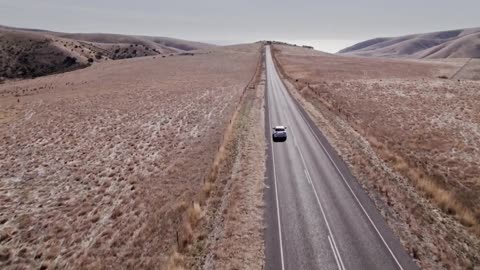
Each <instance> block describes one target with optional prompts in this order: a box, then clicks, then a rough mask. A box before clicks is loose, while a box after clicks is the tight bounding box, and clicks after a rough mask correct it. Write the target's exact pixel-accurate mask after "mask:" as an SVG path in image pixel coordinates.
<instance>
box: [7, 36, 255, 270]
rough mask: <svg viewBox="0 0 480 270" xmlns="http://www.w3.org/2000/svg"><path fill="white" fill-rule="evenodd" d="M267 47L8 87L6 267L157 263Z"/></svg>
mask: <svg viewBox="0 0 480 270" xmlns="http://www.w3.org/2000/svg"><path fill="white" fill-rule="evenodd" d="M258 57H259V45H258V44H252V45H241V46H231V47H226V48H216V49H212V50H205V51H203V52H201V53H199V54H196V55H195V56H175V57H169V58H158V57H157V58H154V57H146V58H136V59H131V60H119V61H116V62H105V63H100V64H97V65H94V66H92V67H89V68H87V69H82V70H78V71H75V72H70V73H63V74H59V75H53V76H48V77H42V78H38V79H34V80H23V81H17V82H7V83H5V84H3V85H0V137H1V138H2V139H1V140H0V209H1V211H0V247H1V248H0V268H2V269H22V268H42V267H43V269H48V268H60V269H65V268H69V269H72V268H74V269H99V268H100V269H101V268H107V269H138V268H142V269H159V268H161V266H162V265H163V263H164V261H165V259H166V256H168V252H169V251H170V250H171V248H172V246H174V244H175V231H176V229H177V228H178V227H179V223H180V222H181V215H182V214H183V212H184V210H185V207H186V205H188V203H189V202H190V200H191V198H192V197H193V196H194V195H196V194H198V193H199V192H200V190H201V188H202V183H203V179H204V177H205V176H206V172H208V170H209V168H210V166H211V163H212V161H213V157H214V156H215V153H216V151H217V149H218V146H219V144H220V142H221V140H222V137H223V133H224V130H225V127H226V125H227V124H228V121H229V119H230V117H231V115H232V113H233V111H234V109H235V105H236V104H237V103H238V101H239V97H240V95H241V93H242V90H243V89H244V88H245V86H246V85H247V84H248V82H249V81H250V79H251V77H252V76H253V74H254V72H255V69H256V65H257V60H258Z"/></svg>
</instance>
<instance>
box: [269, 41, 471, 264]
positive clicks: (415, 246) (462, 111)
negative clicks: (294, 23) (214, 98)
mask: <svg viewBox="0 0 480 270" xmlns="http://www.w3.org/2000/svg"><path fill="white" fill-rule="evenodd" d="M275 48H277V50H274V51H275V56H276V57H275V59H276V61H277V63H279V67H280V71H282V74H284V76H285V77H286V78H288V80H289V82H290V83H291V84H292V86H293V85H294V86H295V88H296V89H298V92H297V91H294V90H292V92H293V93H294V95H295V96H296V97H297V99H299V100H300V101H301V102H302V104H303V105H304V106H305V108H306V109H307V111H308V112H309V113H310V114H311V115H312V116H313V118H314V119H315V121H316V122H317V123H318V125H319V126H320V127H321V129H322V131H323V132H324V133H325V134H327V136H328V137H329V141H330V142H331V143H332V144H333V145H334V146H335V148H336V149H337V151H339V152H340V154H341V155H342V157H343V159H344V160H345V161H347V163H348V164H349V165H350V168H351V170H352V171H353V173H354V174H355V175H356V177H357V179H358V180H359V181H360V182H361V183H362V185H364V187H365V188H366V189H367V191H368V192H369V195H370V196H371V197H372V198H373V199H374V201H375V203H376V205H377V207H378V208H379V209H380V210H381V212H382V214H383V215H384V217H385V218H386V220H387V221H388V223H389V224H390V225H391V227H392V228H393V229H394V230H395V232H396V233H397V235H399V237H400V238H401V239H402V242H403V243H404V245H405V247H406V249H407V250H408V251H409V252H410V254H411V255H412V257H414V258H416V259H417V260H418V261H419V264H420V266H422V268H425V269H441V268H442V267H444V266H445V265H450V267H452V268H458V269H464V268H468V267H473V266H474V265H478V264H479V263H480V261H479V260H480V258H479V257H478V254H479V252H480V241H479V240H480V239H479V236H480V235H478V234H477V232H478V231H479V229H478V228H479V225H478V224H479V217H480V212H479V208H478V207H477V205H478V203H480V201H479V198H480V197H479V196H478V195H479V194H480V189H479V187H480V186H479V185H478V180H479V179H478V175H479V174H480V171H479V170H480V166H478V164H477V163H478V162H477V160H480V156H479V153H480V152H479V151H476V150H475V149H479V148H480V145H479V143H478V142H479V141H480V140H479V138H480V134H479V133H478V130H477V129H476V126H478V123H479V121H480V111H479V110H478V108H477V107H478V106H475V100H478V99H479V98H480V97H479V92H478V91H477V90H476V89H478V88H479V87H480V85H479V82H475V81H461V82H457V81H452V80H444V79H439V78H438V77H439V76H442V74H445V73H448V74H449V73H451V71H455V70H457V69H458V68H457V67H458V66H457V65H455V64H452V65H449V64H447V63H446V62H432V61H425V62H420V61H418V60H416V61H405V60H394V59H372V58H358V57H355V58H350V57H338V56H334V55H327V54H322V53H315V52H311V51H310V50H303V49H299V48H293V47H283V46H278V47H277V46H275ZM278 49H280V51H278ZM386 63H389V64H388V65H386ZM305 70H308V72H305ZM439 74H440V75H439ZM291 89H293V87H291ZM465 243H467V244H465ZM465 245H466V246H468V248H466V246H465ZM432 258H436V259H432Z"/></svg>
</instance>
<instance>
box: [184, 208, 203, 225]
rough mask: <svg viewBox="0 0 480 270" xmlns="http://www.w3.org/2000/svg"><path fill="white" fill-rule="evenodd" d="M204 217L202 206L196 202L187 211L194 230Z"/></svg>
mask: <svg viewBox="0 0 480 270" xmlns="http://www.w3.org/2000/svg"><path fill="white" fill-rule="evenodd" d="M202 217H203V212H202V208H201V207H200V204H199V203H197V202H194V203H193V205H192V206H191V207H190V208H189V209H188V210H187V219H188V223H190V224H191V226H192V228H195V227H196V226H197V224H198V222H199V221H200V219H201V218H202Z"/></svg>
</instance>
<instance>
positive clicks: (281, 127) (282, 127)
mask: <svg viewBox="0 0 480 270" xmlns="http://www.w3.org/2000/svg"><path fill="white" fill-rule="evenodd" d="M275 129H285V127H284V126H276V127H275Z"/></svg>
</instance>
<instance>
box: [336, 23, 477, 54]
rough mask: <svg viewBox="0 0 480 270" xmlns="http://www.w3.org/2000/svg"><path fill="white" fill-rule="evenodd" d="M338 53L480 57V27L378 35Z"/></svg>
mask: <svg viewBox="0 0 480 270" xmlns="http://www.w3.org/2000/svg"><path fill="white" fill-rule="evenodd" d="M338 53H340V54H348V55H360V56H374V57H407V58H480V27H479V28H469V29H458V30H451V31H442V32H434V33H426V34H414V35H407V36H401V37H392V38H375V39H371V40H367V41H364V42H361V43H358V44H355V45H353V46H350V47H348V48H345V49H343V50H341V51H339V52H338Z"/></svg>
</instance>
